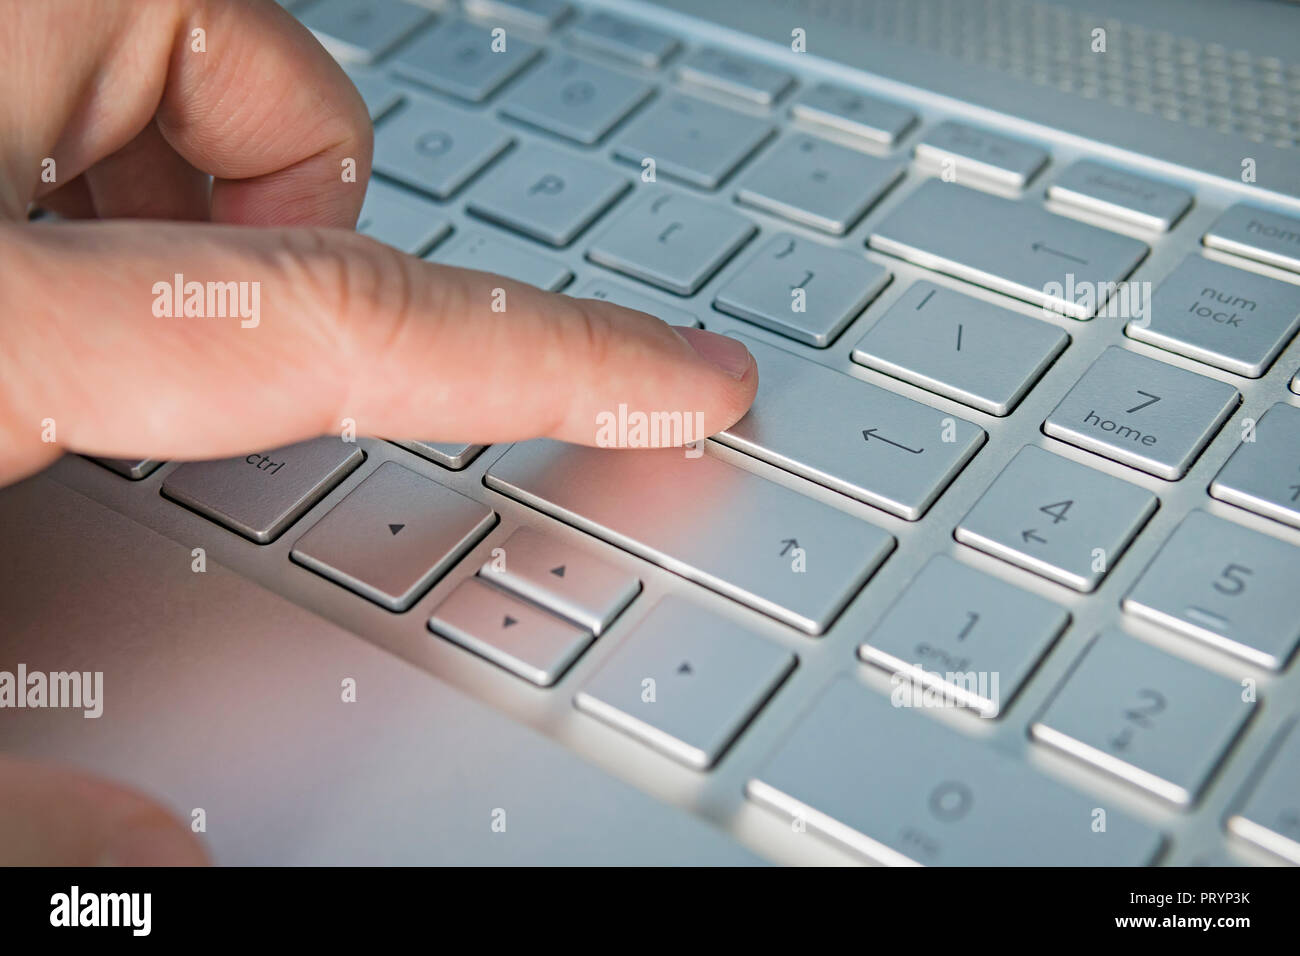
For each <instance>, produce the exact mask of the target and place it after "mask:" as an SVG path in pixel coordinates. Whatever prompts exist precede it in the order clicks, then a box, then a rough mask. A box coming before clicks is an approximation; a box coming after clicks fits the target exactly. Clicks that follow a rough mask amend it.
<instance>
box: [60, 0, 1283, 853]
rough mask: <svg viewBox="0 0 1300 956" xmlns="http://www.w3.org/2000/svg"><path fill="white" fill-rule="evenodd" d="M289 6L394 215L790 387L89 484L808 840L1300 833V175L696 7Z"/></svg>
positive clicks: (694, 791) (821, 844) (715, 817)
mask: <svg viewBox="0 0 1300 956" xmlns="http://www.w3.org/2000/svg"><path fill="white" fill-rule="evenodd" d="M284 5H285V6H287V7H289V8H290V9H291V10H292V11H293V12H294V13H295V15H297V16H298V17H299V18H300V19H301V20H302V21H303V22H304V23H305V24H306V25H307V26H309V27H310V28H312V29H313V30H314V31H315V32H316V34H317V36H318V37H319V38H320V39H321V40H322V41H323V42H324V43H325V45H326V46H327V48H328V49H329V50H330V51H331V52H332V53H333V54H334V55H335V56H336V57H337V58H338V59H339V60H340V61H341V62H342V63H343V64H344V66H345V68H346V69H347V70H348V71H349V73H350V74H351V75H352V76H353V77H354V79H355V80H356V82H357V84H358V87H359V89H360V90H361V91H362V93H363V96H364V97H365V99H366V102H367V104H368V106H369V108H370V110H371V115H372V118H373V119H374V121H375V141H376V147H375V162H374V168H375V171H376V175H375V181H374V182H373V183H372V185H371V187H370V192H369V194H368V198H367V202H366V208H365V210H364V211H363V213H362V216H361V223H360V225H359V228H360V229H361V230H362V231H364V232H366V233H367V234H369V235H371V236H373V237H375V238H377V239H379V240H381V241H384V242H388V243H390V244H392V245H395V246H397V247H398V248H401V249H403V250H404V251H407V252H409V253H411V254H413V255H418V256H422V257H424V258H426V259H428V260H430V261H433V262H439V263H447V264H454V265H458V266H466V267H470V268H475V269H482V270H486V271H490V272H496V273H499V274H502V275H505V276H509V277H512V278H516V279H519V280H521V281H524V282H529V283H532V284H534V285H537V286H539V287H542V288H545V289H550V290H552V291H561V292H568V293H570V294H574V295H580V296H593V297H597V298H602V299H606V300H608V301H613V302H618V303H622V304H625V305H628V306H630V307H633V308H637V309H641V310H644V311H648V312H656V313H657V314H659V315H661V316H662V317H664V318H665V319H667V320H669V321H671V322H674V323H676V324H693V325H700V324H702V325H703V326H704V327H705V328H708V329H710V330H714V331H718V332H724V333H729V334H734V335H737V336H740V337H742V338H743V339H744V341H745V342H746V344H747V345H748V346H749V348H750V350H751V351H752V352H753V354H754V356H755V357H756V359H757V361H758V365H759V370H760V386H759V392H758V398H757V401H756V403H755V405H754V408H753V410H752V411H751V412H750V413H749V414H748V415H747V416H746V418H744V419H743V420H742V421H741V422H739V423H737V424H736V425H735V426H733V427H732V428H730V429H728V430H727V431H726V432H723V433H721V434H719V435H717V436H715V437H714V439H713V440H711V441H710V442H708V444H707V447H706V448H705V449H704V450H703V454H702V456H696V457H690V456H688V455H686V454H684V453H683V452H682V451H680V450H659V451H638V452H623V451H609V450H597V449H590V448H578V447H573V446H566V445H563V444H560V443H557V442H553V441H546V440H539V441H534V442H527V443H521V444H517V445H514V446H492V447H489V448H487V449H483V448H481V447H479V446H473V445H449V444H440V443H432V442H428V441H424V440H421V439H420V436H393V439H394V440H393V441H383V440H378V439H360V440H359V441H356V442H346V441H342V442H341V441H339V440H338V439H337V438H333V437H326V438H319V439H315V440H313V441H310V442H304V443H302V444H299V445H295V446H292V447H289V448H284V449H275V450H268V451H266V452H265V453H263V454H258V455H250V456H248V457H247V458H242V459H235V460H231V461H223V462H204V463H182V464H175V463H163V464H160V463H158V462H155V461H147V460H141V461H123V460H112V461H108V460H101V461H98V462H97V463H94V464H92V463H90V462H88V461H86V460H80V459H68V460H65V461H64V462H62V463H60V465H59V466H57V467H58V468H59V469H60V472H59V473H60V475H61V477H62V478H63V480H65V481H66V482H68V483H70V484H73V485H74V486H76V487H78V488H81V489H83V490H85V491H86V492H87V493H88V494H91V495H93V496H94V497H96V498H98V499H100V500H104V501H107V502H108V503H110V504H111V505H112V506H113V507H115V508H117V509H119V510H121V511H123V512H125V513H127V514H130V515H133V516H135V517H137V518H138V519H139V520H141V521H143V522H145V523H146V524H148V525H149V526H151V527H153V528H155V529H156V530H158V531H160V532H161V533H163V534H166V535H169V536H171V537H174V538H176V539H177V540H181V541H184V542H187V543H188V544H190V545H193V546H200V545H201V546H203V547H205V548H206V549H207V552H208V554H209V556H210V557H211V558H212V559H213V560H217V561H220V562H221V563H223V564H225V565H227V566H230V567H233V568H235V569H237V570H240V571H241V572H243V573H245V574H247V575H248V576H249V577H252V578H254V579H256V580H258V581H260V582H263V583H264V584H265V585H266V586H267V587H269V588H271V589H272V590H274V591H276V592H278V593H280V594H282V595H284V596H285V597H287V598H289V599H290V600H293V601H295V602H297V603H299V604H301V605H303V606H306V607H308V608H311V609H314V610H316V611H318V612H319V613H321V614H322V615H324V616H326V617H329V618H331V619H332V620H335V621H338V622H340V623H341V624H342V625H344V626H346V627H348V628H349V629H351V630H353V631H354V632H355V633H357V634H359V635H362V636H363V637H365V638H367V639H369V640H373V641H374V642H376V643H378V644H380V645H381V646H384V647H386V648H388V649H390V650H391V651H392V652H393V653H395V654H397V655H399V656H401V657H403V658H405V659H406V660H408V661H410V662H411V663H413V664H414V665H416V666H417V667H421V668H424V669H425V670H427V671H429V672H430V673H432V674H434V675H436V676H437V677H438V678H440V679H442V680H445V681H448V682H450V683H452V684H455V685H457V686H458V687H461V688H462V689H465V690H467V691H469V692H470V693H472V694H475V695H476V696H478V697H480V698H481V699H483V700H486V701H488V702H489V703H490V704H492V705H493V706H495V707H497V708H499V709H501V710H502V711H504V712H506V713H507V714H509V715H511V716H513V717H514V718H515V719H517V720H519V721H522V722H524V723H527V724H529V725H530V726H533V727H535V728H537V729H538V730H540V731H541V732H543V733H546V734H548V735H550V736H552V737H554V738H555V739H557V740H559V741H560V742H562V743H563V744H565V745H566V746H569V747H571V748H572V749H574V750H575V751H576V752H578V753H579V754H580V755H581V756H583V757H584V758H585V759H587V760H589V761H590V762H592V763H594V764H596V765H598V766H600V767H602V768H604V769H606V770H607V771H608V772H610V773H612V774H614V775H615V776H619V777H622V778H623V779H626V780H629V781H631V782H632V783H634V784H636V785H638V786H641V787H642V788H643V789H645V790H646V791H647V792H649V793H651V794H653V795H655V796H656V797H657V798H659V799H661V800H663V801H665V802H668V803H670V804H674V805H677V806H679V807H681V808H682V810H683V812H690V813H695V814H699V815H701V816H703V817H704V818H705V819H707V820H709V821H710V822H711V823H713V824H714V825H716V826H717V827H719V828H721V829H723V830H725V831H726V832H728V833H729V834H731V835H732V836H733V837H734V838H735V839H736V840H738V841H740V842H741V843H743V844H745V845H746V846H748V847H750V848H751V849H753V850H754V851H755V852H757V853H758V854H759V855H760V856H763V857H765V858H767V859H770V860H772V861H774V862H779V863H837V862H860V861H862V860H864V859H865V860H869V861H874V862H878V863H886V864H897V863H922V864H1021V863H1036V864H1041V863H1045V862H1046V863H1082V864H1111V865H1114V864H1119V865H1142V864H1171V865H1187V864H1200V865H1220V864H1222V865H1262V864H1268V863H1278V862H1284V861H1289V862H1291V863H1296V864H1300V731H1295V730H1293V729H1292V724H1293V723H1294V721H1295V720H1296V719H1297V715H1300V705H1298V704H1297V700H1300V673H1298V671H1300V667H1297V666H1296V664H1295V658H1296V656H1297V655H1296V650H1297V646H1298V645H1300V588H1298V587H1297V586H1296V585H1297V583H1298V582H1300V341H1297V338H1296V335H1297V331H1298V330H1300V203H1297V204H1296V205H1294V206H1292V207H1288V208H1284V207H1283V206H1281V205H1269V204H1261V203H1259V202H1255V201H1247V200H1244V199H1243V198H1242V197H1241V196H1240V195H1238V194H1237V193H1235V192H1234V191H1233V190H1232V189H1230V188H1228V187H1226V186H1224V185H1221V184H1219V185H1216V184H1214V183H1207V182H1206V181H1205V179H1204V178H1203V177H1196V176H1187V177H1185V178H1180V177H1178V176H1176V175H1163V176H1155V175H1153V174H1152V173H1151V172H1150V171H1149V170H1143V169H1142V168H1141V167H1140V164H1139V163H1130V164H1124V163H1121V162H1118V161H1116V160H1115V158H1114V156H1113V155H1111V151H1107V150H1104V149H1102V148H1101V147H1100V146H1097V147H1094V148H1089V147H1088V146H1086V145H1080V144H1079V142H1078V141H1077V139H1076V138H1067V137H1064V136H1060V137H1054V136H1042V137H1038V138H1034V137H1026V136H1025V135H1023V134H1022V133H1021V132H1019V131H1017V129H1016V127H1015V124H1014V122H1012V121H1011V120H1009V119H1008V120H1007V121H999V120H998V119H997V118H996V117H992V118H990V119H989V120H988V121H987V122H985V121H983V120H981V121H979V122H975V121H972V120H971V119H970V117H968V116H961V115H955V114H950V113H946V112H944V111H943V110H942V109H940V108H938V107H936V106H935V105H934V101H933V100H932V99H931V98H927V97H925V96H923V95H921V94H920V93H919V91H918V92H917V93H916V95H909V94H907V93H906V91H904V92H902V93H900V92H899V90H898V87H897V85H894V86H892V87H888V88H886V87H884V85H883V84H881V83H880V81H878V80H876V79H873V78H872V77H869V76H867V75H865V74H863V75H853V76H846V71H845V70H843V69H841V68H835V69H832V68H831V67H829V66H827V65H826V64H822V63H819V62H818V61H817V60H816V59H814V58H812V57H807V56H799V55H796V54H792V53H790V51H788V50H784V49H782V48H779V47H770V48H766V49H764V48H762V47H761V45H759V44H757V43H756V41H750V40H745V41H743V42H742V40H741V39H738V38H737V37H735V36H733V35H728V34H727V33H726V32H725V31H723V30H722V29H721V28H715V27H712V26H709V25H698V26H695V25H692V26H691V28H690V29H688V28H687V24H686V22H685V21H684V20H683V19H682V18H679V17H676V16H675V15H670V14H666V13H665V14H662V15H660V16H659V17H658V18H657V19H655V20H654V21H650V20H644V19H635V18H633V17H632V16H631V15H629V14H628V13H627V12H625V11H624V10H622V9H619V10H618V11H617V12H615V11H614V10H613V9H611V8H609V7H608V5H600V6H591V7H585V6H580V5H579V4H577V3H573V2H570V0H465V3H464V4H463V5H462V7H461V8H459V9H457V8H451V7H448V8H442V9H438V10H433V9H431V8H429V7H426V6H420V5H412V4H409V3H405V2H401V0H300V2H287V0H286V2H285V3H284ZM638 9H648V8H638ZM495 30H504V31H505V32H504V34H498V36H504V37H505V38H506V41H507V42H506V47H505V49H504V50H503V51H501V52H493V50H492V46H491V44H492V42H493V37H494V32H493V31H495ZM794 293H803V295H794ZM792 301H800V302H801V303H802V304H803V307H802V308H793V307H792ZM399 439H400V440H399ZM101 465H102V466H104V467H102V468H101V467H99V466H101ZM891 705H892V706H891ZM912 710H919V711H927V712H924V713H911V712H910V711H912ZM683 862H689V860H684V861H683Z"/></svg>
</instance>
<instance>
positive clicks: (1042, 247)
mask: <svg viewBox="0 0 1300 956" xmlns="http://www.w3.org/2000/svg"><path fill="white" fill-rule="evenodd" d="M1029 248H1030V249H1033V250H1034V252H1048V253H1051V254H1052V255H1054V256H1060V257H1061V258H1062V259H1069V260H1070V261H1071V262H1077V263H1079V265H1081V266H1086V265H1087V264H1088V260H1087V259H1080V258H1079V257H1078V256H1073V255H1070V253H1068V252H1062V251H1061V250H1060V249H1053V248H1052V247H1051V246H1049V245H1048V244H1047V243H1045V242H1043V241H1042V240H1041V239H1040V240H1038V241H1037V242H1034V243H1031V244H1030V246H1029Z"/></svg>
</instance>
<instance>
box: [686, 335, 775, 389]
mask: <svg viewBox="0 0 1300 956" xmlns="http://www.w3.org/2000/svg"><path fill="white" fill-rule="evenodd" d="M673 331H675V332H676V333H677V334H678V335H680V336H681V337H682V338H683V339H685V340H686V344H687V345H689V346H690V347H691V348H692V349H694V351H695V354H696V355H698V356H699V357H700V358H702V359H704V360H705V361H706V362H708V363H710V364H711V365H714V366H716V367H717V368H719V369H721V370H722V371H723V372H724V373H725V374H726V375H727V376H728V377H729V378H733V379H735V380H736V381H738V382H739V381H741V380H743V379H744V378H745V376H747V375H748V374H749V373H750V372H751V371H752V370H754V368H755V363H754V356H752V355H750V354H749V349H747V348H745V343H743V342H741V341H740V340H739V339H735V338H732V337H731V336H730V335H719V334H718V333H717V332H708V331H706V330H704V329H696V328H692V327H691V326H688V325H675V326H673Z"/></svg>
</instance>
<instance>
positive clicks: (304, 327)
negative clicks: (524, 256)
mask: <svg viewBox="0 0 1300 956" xmlns="http://www.w3.org/2000/svg"><path fill="white" fill-rule="evenodd" d="M196 30H201V31H203V41H204V42H203V47H204V49H203V51H202V52H199V51H198V50H196V49H195V43H194V38H195V32H194V31H196ZM0 57H2V58H3V59H2V61H0V62H3V63H4V64H5V65H4V67H2V68H0V69H2V70H3V73H4V75H5V80H6V83H5V86H4V88H3V89H4V91H3V92H2V93H0V263H2V264H3V268H4V281H3V283H0V307H2V308H0V484H4V483H7V482H10V481H13V480H16V479H18V478H21V477H23V476H24V475H27V474H30V473H33V472H35V471H37V470H39V469H41V468H42V467H44V466H45V465H47V464H49V463H50V462H51V461H52V460H53V459H54V458H56V457H57V456H58V455H60V454H62V453H63V452H65V451H73V452H79V453H84V454H91V455H98V456H107V457H132V456H148V457H152V458H159V459H172V460H174V459H186V458H214V457H225V456H230V455H235V454H242V453H247V452H249V451H253V450H259V449H264V448H270V447H276V446H279V445H284V444H288V443H291V442H295V441H299V440H302V439H306V438H311V437H314V436H316V435H320V434H326V433H337V432H338V431H339V430H340V427H341V423H342V421H343V420H344V419H351V420H353V421H354V422H355V423H356V427H357V429H358V431H359V432H360V433H362V434H370V435H377V436H393V437H411V438H419V439H425V440H431V441H471V442H474V443H478V444H489V443H495V442H508V441H513V440H516V439H524V438H530V437H535V436H540V435H545V436H550V437H554V438H560V439H563V440H567V441H573V442H581V443H587V444H593V443H595V441H596V436H597V417H598V415H599V414H600V413H601V412H609V411H613V410H615V409H617V408H618V406H619V405H620V404H625V405H626V406H627V407H628V408H629V409H634V410H637V409H640V410H645V411H647V412H650V411H691V412H699V413H700V414H701V415H702V421H703V423H704V428H705V434H712V433H714V432H716V431H719V430H721V429H723V428H725V427H727V426H729V425H731V424H732V423H733V422H735V421H736V420H737V419H739V418H740V416H741V415H743V414H744V412H745V410H746V409H747V408H748V406H749V404H750V402H751V401H752V400H753V397H754V392H755V389H756V387H757V371H756V369H755V367H754V362H753V359H752V358H751V357H750V355H749V353H748V352H747V351H746V350H745V349H744V347H743V346H742V345H741V344H740V343H738V342H736V341H735V340H734V339H730V338H726V337H723V336H719V335H715V334H712V333H709V332H704V331H698V330H691V329H676V330H674V329H673V328H671V327H670V326H668V325H666V324H665V323H663V322H661V321H660V320H658V319H655V318H652V317H650V316H647V315H644V314H642V313H639V312H634V311H631V310H628V309H623V308H620V307H618V306H614V305H611V304H608V303H602V302H595V301H591V300H578V299H572V298H568V297H566V296H561V295H554V294H550V293H545V292H541V291H538V290H536V289H533V288H531V287H528V286H525V285H521V284H519V283H515V282H511V281H509V280H505V279H502V278H500V277H496V276H488V275H486V274H483V273H475V272H466V271H461V270H456V269H450V268H446V267H441V266H436V265H431V264H428V263H424V262H421V261H419V260H416V259H413V258H411V257H408V256H405V255H402V254H400V253H398V252H396V251H395V250H393V249H391V248H389V247H386V246H383V245H380V244H379V243H377V242H375V241H373V240H371V239H368V238H365V237H362V236H358V235H356V234H355V233H352V232H351V231H350V230H351V228H352V226H353V225H354V224H355V222H356V216H357V213H358V211H359V210H360V208H361V203H362V199H363V197H364V190H365V183H366V180H367V178H368V176H369V170H370V155H371V125H370V121H369V118H368V116H367V113H366V110H365V107H364V105H363V104H362V102H361V99H360V97H359V96H358V95H357V93H356V91H355V90H354V89H353V88H352V86H351V83H350V82H349V81H348V79H347V78H346V76H345V75H344V74H343V72H342V71H341V70H340V69H339V67H338V66H337V65H336V64H335V63H334V62H333V60H332V59H330V57H329V56H328V55H327V54H326V53H325V52H324V51H323V50H322V49H321V47H320V46H319V44H317V43H316V41H315V40H314V38H312V36H311V35H310V33H308V32H307V30H306V29H305V28H303V27H302V26H300V25H299V24H298V23H297V22H296V21H294V20H293V18H292V17H290V16H289V15H288V14H286V13H285V12H284V11H283V10H281V9H280V8H279V7H278V6H277V5H276V4H275V3H273V2H272V0H43V2H41V3H31V2H24V0H0ZM345 160H353V161H355V168H356V182H347V181H344V177H343V176H342V175H341V169H342V167H343V164H344V161H345ZM209 177H211V180H209ZM51 178H52V181H51ZM32 202H36V203H38V204H40V205H41V206H43V207H46V208H49V209H51V210H53V211H55V212H58V213H59V214H60V215H61V216H63V217H65V218H67V219H69V220H75V221H69V222H62V223H57V224H39V225H32V224H28V223H27V221H26V220H27V209H28V206H29V204H30V203H32ZM88 220H116V221H115V222H102V221H96V222H90V221H88ZM139 220H168V222H160V221H150V222H141V221H139ZM253 227H257V228H253ZM177 274H180V275H183V276H185V277H186V279H187V280H194V281H200V282H249V283H258V284H259V286H258V288H259V305H260V315H259V320H258V322H257V323H256V325H254V326H252V327H244V324H241V321H240V318H239V317H238V316H235V317H227V318H213V317H207V318H197V317H190V318H185V317H174V318H173V317H165V316H161V317H160V316H157V315H155V314H154V310H153V305H154V302H155V298H156V293H155V291H154V286H155V284H157V283H166V284H170V283H171V282H172V281H173V277H174V276H175V275H177ZM495 289H504V290H505V295H506V309H505V311H504V312H500V311H494V310H493V308H492V305H493V301H494V290H495ZM47 423H52V429H51V427H50V425H48V424H47ZM51 437H53V439H54V440H53V441H51V440H49V439H50V438H51ZM0 806H4V807H6V809H7V811H9V810H12V811H13V812H7V813H6V814H5V815H3V816H0V863H67V864H82V863H94V862H98V861H100V860H102V859H106V858H107V859H114V860H120V861H124V862H125V861H136V862H146V861H152V862H194V861H199V860H202V859H203V853H202V850H201V848H200V847H199V845H198V844H197V842H195V841H194V840H193V839H192V837H191V836H190V834H189V831H188V829H187V828H185V827H183V826H181V824H179V823H176V822H175V821H174V820H172V819H171V818H170V817H169V816H167V815H166V813H165V811H163V810H161V809H160V808H158V807H156V806H154V805H152V804H150V803H148V802H147V801H146V800H145V799H144V798H141V797H139V796H136V795H130V794H127V793H125V792H124V791H120V790H118V789H117V788H116V787H114V786H113V785H111V784H107V783H101V782H96V781H90V780H87V779H85V778H82V777H80V776H77V775H74V774H72V773H70V772H65V771H55V770H49V769H45V768H37V767H34V766H32V765H29V764H17V763H14V762H12V761H9V762H5V761H0ZM68 814H73V815H77V814H80V815H81V817H82V819H83V821H84V822H83V824H82V825H77V826H70V825H68V823H67V821H68V819H69V817H68ZM129 820H136V821H140V820H143V821H145V824H146V826H145V832H146V833H149V834H153V836H150V837H148V838H146V839H143V840H141V841H139V842H138V843H137V844H135V845H136V846H137V848H138V850H139V851H140V852H138V853H136V854H135V855H134V856H133V855H132V854H131V853H130V852H126V853H122V852H118V851H117V850H112V852H109V850H108V849H107V848H109V847H110V845H112V844H114V842H115V841H117V842H119V843H120V840H117V837H118V836H121V834H122V833H123V832H125V831H124V830H123V827H124V825H125V824H124V822H123V821H129ZM159 834H161V836H160V835H159ZM20 835H21V838H20ZM130 846H131V844H130V843H129V841H128V844H127V848H128V849H129V847H130ZM106 854H107V855H106Z"/></svg>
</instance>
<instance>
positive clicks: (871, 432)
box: [862, 428, 925, 455]
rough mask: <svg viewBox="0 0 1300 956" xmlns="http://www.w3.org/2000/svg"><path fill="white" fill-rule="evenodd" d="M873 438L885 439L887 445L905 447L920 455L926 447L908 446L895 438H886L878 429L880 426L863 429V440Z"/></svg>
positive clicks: (907, 450) (908, 450) (904, 448)
mask: <svg viewBox="0 0 1300 956" xmlns="http://www.w3.org/2000/svg"><path fill="white" fill-rule="evenodd" d="M873 438H874V439H875V440H876V441H883V442H884V443H885V444H886V445H893V446H894V447H895V448H901V449H903V451H906V452H910V453H911V454H913V455H919V454H921V452H923V451H925V449H924V448H908V447H907V446H906V445H900V444H899V443H898V442H896V441H894V440H892V439H889V438H886V437H885V436H884V435H881V434H880V429H878V428H864V429H862V440H863V441H866V442H869V441H871V439H873Z"/></svg>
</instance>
